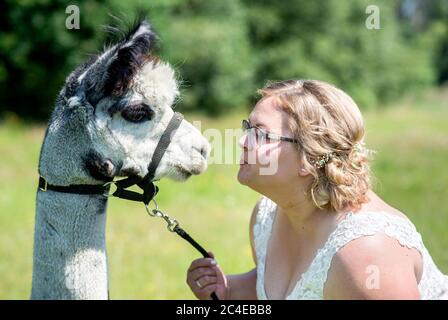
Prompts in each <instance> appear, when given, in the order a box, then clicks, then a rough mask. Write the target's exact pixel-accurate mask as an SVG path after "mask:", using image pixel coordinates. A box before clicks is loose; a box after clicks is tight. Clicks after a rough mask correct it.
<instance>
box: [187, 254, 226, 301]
mask: <svg viewBox="0 0 448 320" xmlns="http://www.w3.org/2000/svg"><path fill="white" fill-rule="evenodd" d="M209 254H210V256H211V257H212V258H201V259H197V260H194V261H193V262H192V263H191V265H190V268H188V271H187V284H188V286H189V287H190V289H191V291H193V293H194V295H195V296H196V297H197V298H198V299H200V300H210V299H211V294H212V292H215V293H216V295H217V296H218V298H219V299H220V300H225V299H226V298H227V290H228V284H227V279H226V276H225V274H224V272H223V271H222V270H221V268H220V267H219V265H218V264H217V263H216V261H215V260H214V259H213V258H214V255H213V253H211V252H209Z"/></svg>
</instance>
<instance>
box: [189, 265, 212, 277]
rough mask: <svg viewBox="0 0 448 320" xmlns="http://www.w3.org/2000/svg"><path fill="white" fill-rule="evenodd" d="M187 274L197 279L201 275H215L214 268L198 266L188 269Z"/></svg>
mask: <svg viewBox="0 0 448 320" xmlns="http://www.w3.org/2000/svg"><path fill="white" fill-rule="evenodd" d="M188 276H189V277H191V278H192V279H193V280H197V279H199V278H200V277H203V276H216V270H215V269H214V268H204V267H199V268H196V269H194V270H193V271H190V272H189V275H188Z"/></svg>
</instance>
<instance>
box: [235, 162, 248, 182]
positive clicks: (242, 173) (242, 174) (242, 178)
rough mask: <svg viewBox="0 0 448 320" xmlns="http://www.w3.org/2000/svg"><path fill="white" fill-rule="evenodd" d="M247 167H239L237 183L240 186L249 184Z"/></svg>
mask: <svg viewBox="0 0 448 320" xmlns="http://www.w3.org/2000/svg"><path fill="white" fill-rule="evenodd" d="M248 169H249V168H248V167H247V165H240V170H239V171H238V176H237V179H238V182H239V183H241V184H242V185H247V184H248V182H249V177H250V172H249V170H248Z"/></svg>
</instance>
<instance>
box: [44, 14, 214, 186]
mask: <svg viewBox="0 0 448 320" xmlns="http://www.w3.org/2000/svg"><path fill="white" fill-rule="evenodd" d="M155 40H156V35H155V34H154V32H153V31H152V30H151V27H150V25H149V24H148V23H147V22H146V21H140V22H139V23H138V24H136V26H135V27H134V28H133V29H132V31H130V32H129V33H128V34H127V36H126V37H125V38H124V39H123V40H122V41H120V42H119V43H117V44H115V45H113V46H111V47H110V48H108V49H106V50H105V51H104V52H103V53H102V54H99V55H97V56H95V57H93V58H92V59H91V60H90V61H89V62H87V63H85V64H84V65H82V66H80V67H78V68H77V69H76V70H75V71H74V72H73V73H72V74H71V75H70V76H69V78H68V79H67V81H66V84H65V86H64V88H63V89H62V91H61V93H60V95H59V97H58V101H57V107H56V109H55V111H54V112H53V115H52V121H51V123H50V126H49V130H48V132H47V138H48V137H49V136H51V135H53V136H59V139H55V142H56V141H57V142H56V143H55V142H54V143H53V145H55V144H57V145H59V146H53V148H59V149H62V148H64V147H65V148H67V149H73V148H75V149H78V150H77V151H76V152H77V153H82V155H81V157H80V158H79V161H81V162H82V170H83V171H85V172H86V173H87V176H90V177H91V178H93V179H94V180H100V181H101V180H102V181H104V180H110V179H111V178H113V177H115V176H132V175H138V176H140V177H143V176H145V174H146V173H147V167H148V164H149V162H150V161H151V158H152V155H153V152H154V150H155V148H156V145H157V143H158V141H159V139H160V137H161V135H162V133H163V132H164V131H165V128H166V126H167V124H168V122H169V121H170V119H171V117H172V115H173V110H172V105H173V103H174V102H175V99H176V97H177V96H178V94H179V91H178V87H177V83H176V79H175V74H174V71H173V69H172V68H171V67H170V65H169V64H168V63H165V62H162V61H160V60H159V59H158V58H157V57H156V56H154V55H153V54H152V49H153V48H154V45H155ZM67 128H70V129H67ZM62 131H64V132H65V133H64V134H61V132H62ZM58 132H59V134H58ZM67 132H70V135H71V136H73V135H75V136H76V135H78V138H77V139H74V140H73V139H72V140H73V141H74V142H71V141H72V140H71V138H68V137H67V136H68V134H67ZM64 135H65V136H66V138H67V139H66V140H64V139H63V136H64ZM81 136H83V138H82V139H81V138H79V137H81ZM61 144H65V146H63V145H61ZM70 144H73V145H75V146H71V145H70ZM209 149H210V147H209V144H208V142H207V140H206V139H205V138H204V137H203V136H202V135H201V133H200V132H199V130H198V129H196V128H195V127H194V126H193V125H192V124H190V123H189V122H187V121H186V120H183V121H182V123H181V125H180V127H179V129H178V130H177V131H176V133H175V134H174V136H173V137H172V140H171V143H170V145H169V147H168V149H167V150H166V152H165V154H164V156H163V158H162V160H161V162H160V164H159V167H158V168H157V170H156V175H155V178H156V179H160V178H162V177H164V176H167V177H170V178H172V179H175V180H185V179H187V178H188V177H189V176H191V175H192V174H200V173H201V172H203V171H204V170H205V169H206V167H207V156H208V154H209ZM63 152H64V151H60V152H57V153H58V154H61V153H63ZM66 152H68V153H70V152H71V151H70V150H67V151H66ZM79 161H78V162H79ZM41 162H42V161H41ZM56 165H57V164H56ZM65 165H66V166H67V164H65ZM52 170H53V169H52ZM46 171H50V170H46ZM53 171H54V170H53ZM56 171H57V170H56ZM50 174H51V173H50ZM71 182H72V183H73V182H78V183H79V182H81V181H71Z"/></svg>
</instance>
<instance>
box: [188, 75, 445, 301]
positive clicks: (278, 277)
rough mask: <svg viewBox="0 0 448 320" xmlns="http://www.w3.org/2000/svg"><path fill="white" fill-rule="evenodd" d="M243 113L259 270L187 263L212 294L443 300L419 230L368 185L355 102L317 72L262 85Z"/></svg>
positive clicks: (244, 169)
mask: <svg viewBox="0 0 448 320" xmlns="http://www.w3.org/2000/svg"><path fill="white" fill-rule="evenodd" d="M261 94H262V98H261V100H260V101H259V102H258V103H257V105H256V106H255V108H254V109H253V111H252V113H251V114H250V117H249V119H248V120H247V121H243V127H244V129H245V130H246V134H245V135H244V136H243V137H242V138H241V140H240V145H241V147H242V149H243V153H242V155H243V156H242V160H241V165H240V170H239V172H238V181H239V182H240V183H242V184H244V185H246V186H248V187H250V188H252V189H254V190H255V191H257V192H259V193H261V194H262V195H263V197H262V198H261V200H260V201H258V203H257V204H256V205H255V208H254V210H253V213H252V217H251V220H250V239H251V245H252V252H253V257H254V261H255V263H256V268H254V269H253V270H251V271H249V272H247V273H244V274H239V275H229V276H226V275H225V274H224V273H223V271H222V270H221V268H220V267H219V266H218V265H217V264H216V261H214V260H213V259H210V258H208V259H198V260H195V261H193V262H192V264H191V266H190V268H189V269H188V274H187V283H188V285H189V286H190V288H191V290H192V291H193V292H194V294H195V295H196V297H198V298H199V299H209V298H210V294H211V293H212V292H216V294H217V295H218V296H219V297H220V298H221V299H257V298H258V299H441V298H447V297H448V278H447V277H446V276H444V275H443V274H442V273H441V272H440V271H439V270H438V269H437V267H436V266H435V264H434V263H433V261H432V259H431V256H430V255H429V254H428V252H427V250H426V248H425V246H424V244H423V242H422V239H421V237H420V234H419V233H418V232H417V231H416V230H415V227H414V226H413V224H412V223H411V222H410V221H409V220H408V219H407V218H406V216H405V215H404V214H403V213H401V212H400V211H399V210H397V209H395V208H393V207H391V206H390V205H388V204H387V203H385V202H384V201H383V200H381V199H380V198H379V197H378V196H377V195H376V194H375V193H374V192H373V191H372V190H371V183H370V177H369V162H368V151H367V150H366V149H365V148H364V147H363V139H364V125H363V119H362V116H361V113H360V111H359V109H358V107H357V105H356V104H355V102H354V101H353V100H352V99H351V98H350V97H349V96H348V95H347V94H346V93H344V92H343V91H341V90H339V89H337V88H335V87H334V86H332V85H330V84H327V83H324V82H321V81H314V80H299V81H296V80H288V81H282V82H278V83H274V84H271V85H268V86H267V87H265V88H264V89H262V90H261Z"/></svg>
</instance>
